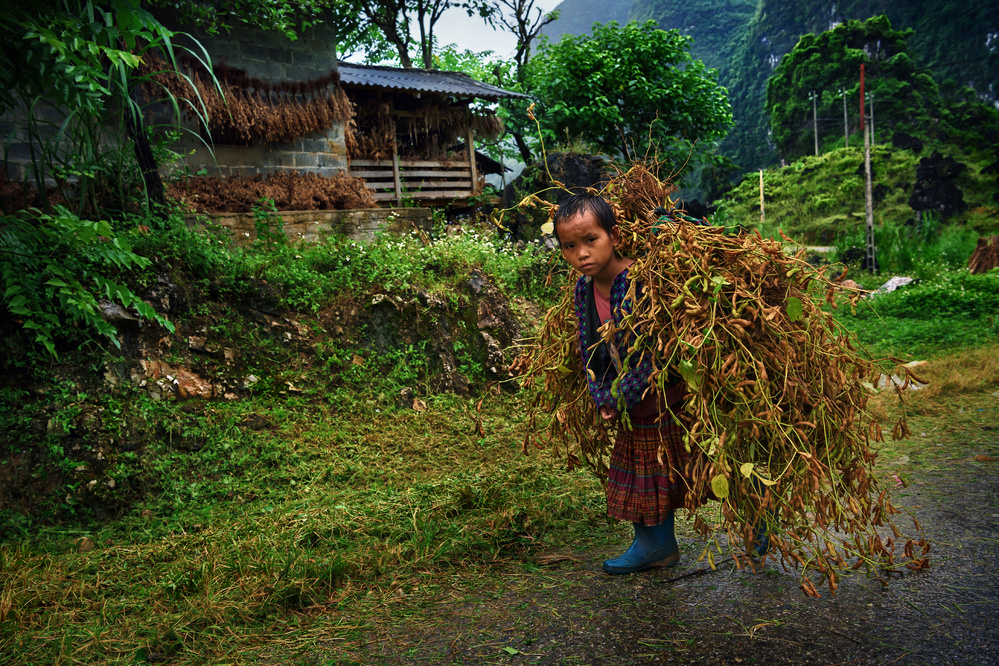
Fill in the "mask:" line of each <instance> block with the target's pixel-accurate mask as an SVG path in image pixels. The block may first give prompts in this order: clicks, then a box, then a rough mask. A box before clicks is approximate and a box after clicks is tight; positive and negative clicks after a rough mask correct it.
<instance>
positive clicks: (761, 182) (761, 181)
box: [760, 169, 766, 227]
mask: <svg viewBox="0 0 999 666" xmlns="http://www.w3.org/2000/svg"><path fill="white" fill-rule="evenodd" d="M765 219H766V215H764V214H763V169H760V226H761V227H762V226H763V221H764V220H765Z"/></svg>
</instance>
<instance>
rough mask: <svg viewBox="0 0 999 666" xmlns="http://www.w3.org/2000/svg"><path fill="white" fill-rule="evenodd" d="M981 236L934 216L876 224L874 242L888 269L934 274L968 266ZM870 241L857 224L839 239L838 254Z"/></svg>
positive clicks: (880, 261) (882, 266)
mask: <svg viewBox="0 0 999 666" xmlns="http://www.w3.org/2000/svg"><path fill="white" fill-rule="evenodd" d="M977 240H978V234H977V233H975V232H974V231H972V230H970V229H966V228H964V227H961V226H958V225H950V226H946V227H942V226H941V225H940V223H939V221H938V220H937V219H936V218H934V217H933V216H929V215H928V216H926V217H925V218H924V219H923V220H922V222H921V223H918V224H917V223H915V222H912V224H901V225H900V224H894V223H884V224H880V225H877V226H875V228H874V246H875V248H876V259H877V262H878V266H879V268H880V269H881V270H882V271H884V272H887V273H902V274H909V273H912V274H913V276H915V277H927V278H929V277H932V276H935V275H936V274H937V273H938V272H940V271H948V270H954V269H957V268H961V267H963V266H966V265H967V263H968V257H970V256H971V253H972V251H974V249H975V245H976V243H977ZM866 245H867V241H866V236H865V232H864V230H863V229H861V228H856V229H854V230H852V231H851V232H849V233H843V234H841V235H840V237H839V238H838V239H837V242H836V254H837V256H838V257H843V256H846V255H847V253H848V252H849V251H850V249H851V248H854V252H856V248H864V247H866Z"/></svg>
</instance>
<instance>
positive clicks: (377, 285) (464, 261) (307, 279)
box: [248, 231, 546, 312]
mask: <svg viewBox="0 0 999 666" xmlns="http://www.w3.org/2000/svg"><path fill="white" fill-rule="evenodd" d="M248 259H249V261H250V265H251V270H253V271H255V272H257V273H259V275H260V276H261V277H263V278H264V279H265V280H267V281H268V282H269V283H271V284H273V285H276V286H279V287H280V288H281V289H282V291H283V293H284V298H285V303H286V305H287V306H288V307H290V308H293V309H297V310H305V311H310V312H316V311H318V310H319V309H321V308H322V307H324V306H325V305H326V304H327V303H328V302H329V301H330V299H331V298H333V297H334V296H335V295H337V294H342V293H344V292H349V293H353V294H358V295H361V294H367V293H371V292H375V291H383V292H387V293H392V292H415V291H419V290H424V291H430V292H433V293H441V292H450V291H458V290H459V289H460V285H461V284H463V283H464V282H465V281H467V280H468V276H469V273H470V271H471V270H472V269H473V268H481V269H482V270H483V271H484V272H485V273H486V275H488V276H490V277H491V278H492V279H494V280H495V281H496V282H497V283H498V284H499V286H500V287H502V288H503V289H505V290H507V291H508V292H512V291H515V290H516V291H518V292H520V293H524V294H525V295H537V294H539V293H544V292H545V290H546V288H545V287H544V285H543V279H544V278H543V275H544V268H543V266H544V264H545V260H546V258H545V257H544V256H543V255H542V253H541V251H540V246H539V245H538V244H535V243H529V244H527V245H526V246H525V247H524V249H523V250H519V249H517V248H516V247H514V246H513V245H512V244H511V243H509V242H507V241H505V240H502V239H501V238H500V237H498V236H496V235H495V234H492V233H479V232H476V231H466V232H463V233H456V234H445V235H443V236H441V237H438V238H436V239H433V240H432V241H431V242H429V243H425V242H424V241H423V240H421V239H420V237H419V235H418V234H415V233H414V234H413V235H410V236H405V237H396V236H390V235H384V236H381V237H379V238H378V239H376V240H375V242H373V243H364V242H359V241H352V240H350V239H348V238H346V237H343V236H330V237H328V238H326V239H324V240H323V241H322V242H319V243H315V244H310V245H303V246H301V247H297V248H291V247H288V248H286V249H285V250H283V251H282V252H279V253H277V254H275V255H268V256H261V257H259V258H255V257H253V256H250V257H249V258H248Z"/></svg>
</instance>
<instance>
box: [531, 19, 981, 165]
mask: <svg viewBox="0 0 999 666" xmlns="http://www.w3.org/2000/svg"><path fill="white" fill-rule="evenodd" d="M625 5H627V6H628V9H627V12H626V14H627V16H626V18H627V19H628V20H630V19H638V20H645V19H649V18H651V19H654V20H655V21H657V22H658V23H659V25H660V26H661V27H663V28H678V29H679V30H680V31H681V32H684V33H686V34H689V35H691V36H692V37H693V38H694V45H693V49H692V53H693V56H694V58H696V59H699V60H703V61H704V62H705V63H706V64H708V65H709V66H710V67H715V68H717V69H718V70H719V73H720V79H721V82H722V84H723V85H724V86H725V87H726V88H728V91H729V96H730V100H731V102H732V107H733V113H734V116H735V127H734V128H733V129H732V131H731V132H730V133H729V136H728V138H727V139H726V140H725V142H724V144H723V148H724V152H725V153H726V154H727V155H729V156H730V157H732V158H733V159H734V160H735V161H736V162H737V163H738V164H739V165H740V166H742V167H743V168H747V169H750V168H755V167H758V166H764V165H766V164H770V163H773V162H774V161H776V160H777V159H779V157H778V155H777V153H776V152H775V151H774V150H773V147H772V146H771V144H770V142H769V140H768V129H769V118H768V116H767V114H766V112H765V109H764V104H765V100H766V81H767V79H768V78H769V76H770V75H771V74H772V73H773V70H774V68H775V67H776V66H777V64H778V63H779V62H780V60H781V58H782V57H783V56H784V55H785V54H787V53H789V52H790V51H791V50H792V49H793V48H794V46H795V44H797V42H798V39H799V38H800V37H801V36H802V35H805V34H808V33H816V34H817V33H821V32H823V31H825V30H828V29H830V28H832V27H834V26H835V25H837V24H839V23H841V22H843V21H846V20H849V19H867V18H869V17H871V16H877V15H880V14H884V15H886V16H887V17H888V18H889V19H890V20H891V24H892V27H893V28H895V29H896V30H904V29H907V28H911V29H913V30H914V31H915V33H914V34H913V35H912V37H911V38H910V39H909V45H910V46H911V48H912V51H913V53H914V54H915V56H916V63H915V64H916V65H917V66H918V67H921V68H928V69H930V70H931V71H932V73H933V75H934V77H936V79H937V80H938V81H941V82H943V81H946V80H948V79H951V80H953V81H954V82H955V83H957V84H959V85H961V86H963V85H967V86H971V87H972V88H973V89H974V90H975V91H976V92H977V93H978V94H979V95H980V96H982V97H985V98H988V99H990V100H996V99H997V97H999V85H997V79H999V5H997V4H996V3H995V2H992V0H963V1H962V2H957V1H956V0H943V1H941V0H840V1H836V0H810V1H804V2H802V1H796V0H685V1H682V2H681V1H680V0H606V1H604V2H595V1H594V0H564V1H563V2H562V3H561V4H560V5H559V7H558V9H559V10H560V11H561V18H559V20H558V21H556V22H555V23H553V24H552V25H551V26H549V28H548V30H547V31H546V33H547V34H549V35H550V36H551V37H552V38H557V35H559V34H562V33H565V32H570V33H575V34H581V33H586V32H589V29H590V26H591V25H592V24H593V23H594V22H606V21H611V20H617V21H621V20H623V19H622V18H621V13H622V7H623V6H625Z"/></svg>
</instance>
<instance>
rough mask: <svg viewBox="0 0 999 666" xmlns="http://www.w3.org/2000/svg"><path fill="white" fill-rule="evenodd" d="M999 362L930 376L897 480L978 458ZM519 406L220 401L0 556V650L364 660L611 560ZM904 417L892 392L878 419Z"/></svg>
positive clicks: (607, 537) (582, 483)
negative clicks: (142, 476)
mask: <svg viewBox="0 0 999 666" xmlns="http://www.w3.org/2000/svg"><path fill="white" fill-rule="evenodd" d="M997 352H999V347H996V346H995V345H993V346H990V347H984V348H980V349H978V350H971V351H965V352H960V353H958V354H955V355H942V356H938V357H937V358H936V359H935V360H934V361H932V362H931V363H930V364H929V365H928V366H927V367H925V368H924V369H923V371H922V374H924V375H925V377H924V378H926V379H928V380H929V381H930V385H929V388H926V389H923V390H922V391H920V392H917V393H914V394H913V395H912V397H911V398H910V400H909V404H908V409H909V412H910V414H911V417H912V422H913V426H914V434H913V436H912V438H911V439H910V440H908V441H903V442H894V443H891V444H889V445H886V446H885V447H884V448H883V449H882V459H881V463H880V464H881V465H882V468H883V469H884V470H885V472H886V474H887V473H892V474H897V475H901V477H902V478H908V475H910V474H912V473H915V472H918V471H919V470H920V469H922V467H924V466H925V465H932V464H934V463H933V461H934V460H936V459H938V458H939V457H940V456H945V457H946V456H947V455H966V454H964V453H958V452H957V450H956V449H954V452H953V453H952V454H951V453H950V452H951V447H955V446H962V447H963V446H965V445H966V444H967V443H968V442H969V441H970V440H969V439H968V437H969V434H968V433H969V432H970V430H975V429H977V428H978V427H979V426H981V425H982V423H979V421H981V419H982V418H983V416H982V415H983V412H982V411H981V409H982V408H983V407H985V406H986V405H988V404H992V401H993V400H994V396H993V395H992V393H994V391H995V390H996V379H995V378H996V377H997V376H999V368H997V367H996V363H997V361H996V359H997V358H999V353H997ZM523 408H524V404H523V401H522V398H520V397H516V396H514V397H510V396H499V397H494V398H491V399H487V400H486V401H484V402H483V404H482V408H481V411H476V408H475V404H474V403H473V402H470V401H465V400H459V399H455V398H453V397H439V398H435V399H432V400H430V401H429V403H428V408H427V410H426V411H423V412H417V411H413V410H405V411H394V410H384V409H381V408H379V407H376V406H374V405H366V404H365V403H363V402H361V403H358V404H353V405H349V406H346V405H345V406H341V407H336V406H330V405H325V406H324V405H317V404H315V403H297V402H296V401H294V400H282V401H263V400H261V401H250V402H246V403H241V404H240V405H238V406H236V405H233V406H228V407H225V408H221V407H220V408H219V409H215V408H213V409H212V410H211V411H210V413H206V414H204V415H203V416H199V417H198V419H197V420H198V422H199V423H201V424H202V425H203V427H204V431H205V434H206V436H207V440H206V442H205V444H204V446H203V448H202V449H201V450H199V451H196V452H192V451H177V450H171V449H170V448H169V446H168V445H167V444H166V443H164V448H163V450H160V451H157V452H155V455H151V456H150V457H149V461H148V467H149V469H148V470H147V477H146V478H147V481H148V483H149V484H150V489H149V490H150V492H149V495H148V497H147V499H146V500H145V501H144V502H141V503H139V504H137V505H136V506H135V507H134V508H133V509H132V510H131V511H129V512H128V513H127V515H123V516H121V517H120V518H119V519H118V520H115V521H109V522H96V521H85V520H81V521H79V522H73V521H66V522H64V523H62V524H60V525H59V526H48V527H37V526H28V525H26V526H24V532H23V534H22V536H21V537H19V538H10V539H8V540H7V542H6V543H5V544H4V545H3V546H2V548H0V562H2V565H0V576H2V581H0V582H2V590H3V592H2V596H0V632H2V633H0V653H2V654H4V655H8V656H10V655H17V662H18V663H23V664H60V663H66V664H69V663H88V664H112V663H136V662H138V663H143V662H167V663H172V664H202V663H337V662H339V661H341V659H346V662H347V663H363V658H360V657H359V655H360V654H363V651H364V649H365V646H366V645H370V643H371V641H373V640H380V639H379V638H378V637H379V636H383V635H385V634H386V632H387V633H388V634H392V633H394V632H395V631H406V632H408V631H415V630H416V628H418V627H429V626H434V625H435V623H436V621H437V620H436V612H437V611H436V605H435V604H436V603H438V602H440V601H443V600H447V601H448V602H449V603H460V602H461V600H468V601H475V602H476V603H481V602H484V601H486V602H487V601H488V600H489V599H490V598H491V595H492V594H493V591H495V590H497V587H496V586H497V585H500V588H502V585H501V583H500V582H499V581H498V579H497V577H498V576H502V577H507V576H510V575H511V574H517V573H518V572H519V573H521V574H530V573H532V572H537V571H539V567H543V566H544V565H545V563H547V562H551V561H557V560H558V559H563V558H566V557H568V558H569V559H570V564H571V559H572V558H573V557H574V556H578V555H579V553H580V552H581V551H586V550H589V549H597V550H598V551H604V552H606V551H608V550H609V549H613V548H617V547H619V545H615V544H617V542H619V541H620V540H622V538H623V535H622V533H621V528H620V526H619V525H609V524H608V522H607V520H606V518H605V517H604V500H603V494H602V491H601V490H600V488H599V486H598V484H597V483H596V482H595V480H594V479H593V478H592V477H591V476H590V475H588V474H587V473H586V472H584V471H578V470H577V471H574V472H569V471H566V470H565V467H564V461H562V460H553V459H551V458H550V457H549V456H548V455H547V454H546V453H544V452H537V451H531V452H528V454H527V455H524V454H522V453H521V451H520V441H521V440H522V436H523V431H522V422H521V418H520V415H521V414H522V412H523ZM897 408H898V407H897V404H896V403H895V401H894V399H892V398H891V397H890V396H886V398H885V402H883V404H882V406H881V409H883V410H885V411H886V412H893V411H895V410H896V409H897ZM976 417H977V420H976ZM965 422H967V423H965ZM983 423H984V422H983ZM969 429H970V430H969ZM927 432H930V433H932V434H931V436H933V437H934V442H935V446H934V447H933V448H931V449H925V448H923V445H922V444H921V443H922V442H923V441H925V440H924V439H923V438H925V437H926V436H927ZM941 433H946V436H944V437H939V436H938V435H940V434H941ZM962 451H963V449H962ZM154 488H155V490H154ZM563 578H564V577H560V578H559V580H562V579H563ZM570 578H571V577H570ZM518 580H519V581H521V582H520V583H518V584H519V585H527V586H528V588H530V586H531V585H532V584H535V585H538V586H542V587H543V586H547V585H561V584H570V581H569V580H563V581H562V582H561V583H560V582H557V581H554V580H552V579H550V577H546V576H537V577H536V578H532V577H531V576H528V577H527V578H522V579H520V578H518ZM532 581H534V582H533V583H532ZM539 589H540V588H539ZM505 612H515V609H507V610H506V611H505ZM390 651H391V650H390ZM316 654H321V655H326V657H324V658H323V659H322V660H320V661H319V662H316V659H315V655H316ZM349 655H353V656H354V657H355V658H357V661H356V662H355V661H354V660H353V659H351V658H350V657H349ZM327 660H328V661H327Z"/></svg>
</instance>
